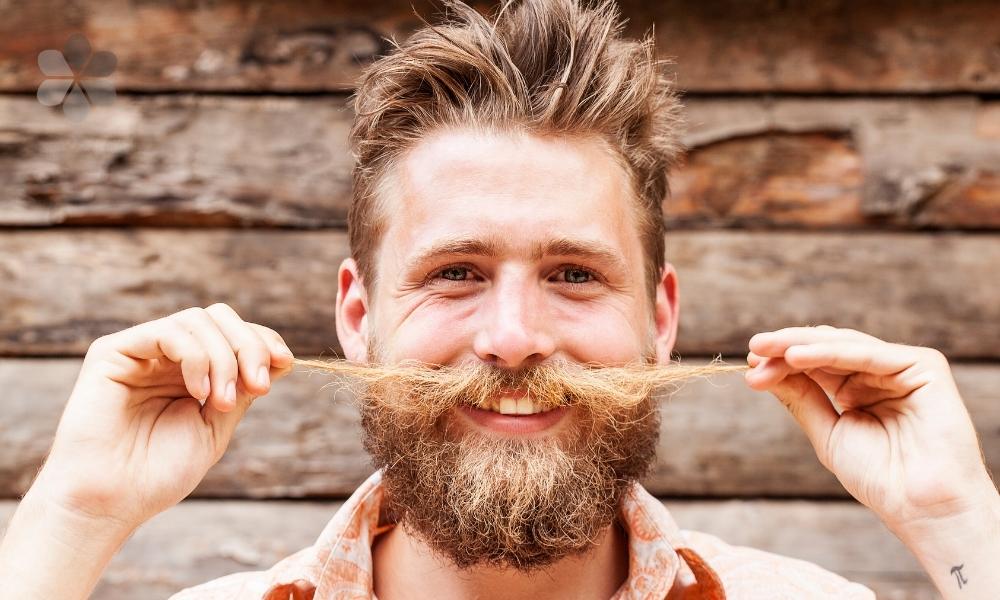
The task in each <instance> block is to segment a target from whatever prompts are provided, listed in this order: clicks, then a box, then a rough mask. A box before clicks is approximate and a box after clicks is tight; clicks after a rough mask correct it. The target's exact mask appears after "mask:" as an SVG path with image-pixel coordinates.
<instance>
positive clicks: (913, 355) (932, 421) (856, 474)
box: [745, 325, 997, 531]
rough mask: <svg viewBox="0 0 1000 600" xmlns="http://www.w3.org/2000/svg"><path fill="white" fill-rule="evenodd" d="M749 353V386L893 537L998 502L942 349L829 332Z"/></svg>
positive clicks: (776, 335)
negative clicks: (780, 412) (777, 406)
mask: <svg viewBox="0 0 1000 600" xmlns="http://www.w3.org/2000/svg"><path fill="white" fill-rule="evenodd" d="M749 347H750V352H749V353H748V354H747V362H748V364H749V365H750V366H751V367H754V368H752V369H750V370H748V371H747V372H746V374H745V378H746V382H747V384H748V385H749V386H750V387H751V388H753V389H757V390H766V391H769V392H771V393H772V394H774V395H775V396H776V397H777V398H778V399H779V400H781V402H782V403H783V404H784V405H785V407H786V408H788V410H789V411H790V412H791V413H792V415H793V416H794V417H795V419H796V420H797V421H798V423H799V425H801V426H802V428H803V429H804V430H805V433H806V435H807V437H808V438H809V441H810V442H811V443H812V446H813V448H814V449H815V451H816V455H817V457H818V458H819V461H820V463H822V464H823V466H825V467H826V468H827V469H829V470H830V471H831V472H832V473H833V474H834V475H836V477H837V479H838V480H840V483H841V484H842V485H843V486H844V488H845V489H846V490H847V491H848V492H850V494H851V495H852V496H854V497H855V498H857V500H858V501H859V502H861V503H862V504H864V505H865V506H867V507H869V508H870V509H872V511H874V512H875V513H876V514H877V515H879V517H880V518H881V519H882V520H883V522H885V523H886V525H887V526H888V527H889V528H890V530H893V531H899V530H902V529H905V528H906V527H907V526H908V525H909V524H911V523H916V522H919V521H926V520H929V519H930V520H933V519H938V518H950V517H953V516H955V515H959V514H963V513H965V512H968V511H971V510H974V509H978V508H980V504H981V503H987V502H995V498H996V494H997V490H996V487H995V485H994V484H993V482H992V480H991V479H990V475H989V471H988V470H987V468H986V465H985V459H984V456H983V453H982V449H981V448H980V445H979V441H978V439H977V437H976V432H975V429H974V427H973V424H972V420H971V418H970V417H969V413H968V411H967V410H966V407H965V405H964V403H963V402H962V398H961V396H960V395H959V392H958V388H957V387H956V385H955V381H954V379H953V377H952V375H951V369H950V367H949V365H948V361H947V359H946V358H945V356H944V355H943V354H942V353H941V352H939V351H938V350H935V349H933V348H926V347H921V346H905V345H902V344H893V343H889V342H885V341H882V340H880V339H878V338H875V337H872V336H870V335H867V334H865V333H862V332H860V331H855V330H853V329H838V328H835V327H830V326H829V325H820V326H818V327H787V328H784V329H779V330H777V331H772V332H765V333H758V334H757V335H754V336H753V337H752V338H750V342H749ZM831 398H832V402H831ZM838 409H839V410H838ZM841 411H842V412H841Z"/></svg>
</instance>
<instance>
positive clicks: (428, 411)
mask: <svg viewBox="0 0 1000 600" xmlns="http://www.w3.org/2000/svg"><path fill="white" fill-rule="evenodd" d="M293 365H296V366H299V367H303V368H305V369H308V370H311V371H313V372H321V373H327V374H332V375H337V376H340V377H343V378H346V381H343V382H341V383H339V386H340V387H341V388H343V387H347V388H349V390H350V391H352V392H354V393H355V394H356V396H358V397H360V396H361V395H362V394H363V395H364V397H365V398H366V400H367V401H369V402H374V403H377V404H379V403H380V404H383V405H385V407H386V408H391V409H392V410H393V411H394V412H396V413H397V414H405V413H408V412H409V413H412V415H411V416H423V417H430V418H436V417H437V416H439V415H441V414H443V413H444V412H446V411H447V410H449V409H451V408H453V407H455V406H458V405H461V404H465V405H469V406H473V407H476V408H487V407H488V406H489V405H490V404H491V403H492V402H493V401H494V400H496V399H497V398H498V397H499V396H500V395H501V394H502V393H504V392H506V391H512V390H523V391H525V392H527V394H528V396H530V398H531V400H533V401H534V402H535V403H536V404H537V405H540V407H541V408H542V409H548V408H557V407H560V406H574V405H575V406H581V407H584V408H586V409H589V410H590V411H591V412H592V413H594V414H595V415H608V414H609V413H614V412H616V411H617V412H620V411H622V410H627V409H631V408H635V407H638V406H640V405H641V404H642V403H643V402H645V401H647V400H648V398H649V397H650V396H651V395H652V394H654V393H656V392H658V391H662V390H664V389H669V390H670V391H671V393H673V392H674V391H676V390H677V389H679V388H680V387H681V386H682V385H683V384H684V383H686V382H688V381H690V380H692V379H696V378H707V377H711V376H713V375H718V374H722V373H730V372H737V371H745V370H747V369H749V368H750V367H749V366H748V365H729V364H726V363H724V362H723V361H722V360H721V358H720V357H716V358H714V359H712V361H711V362H709V363H708V364H703V365H689V364H681V363H680V362H673V361H671V362H669V363H667V364H656V363H649V362H645V361H641V360H638V361H633V362H629V363H625V364H620V365H604V364H600V363H596V362H587V363H579V362H573V361H564V360H562V361H553V362H549V363H541V364H538V365H532V366H530V367H527V368H523V369H516V370H512V369H505V368H500V367H496V366H494V365H492V364H489V363H484V362H479V363H472V364H459V365H440V364H435V363H428V362H424V361H420V360H416V359H405V360H403V361H400V362H398V363H394V364H363V363H357V362H353V361H350V360H347V359H326V360H308V359H299V358H296V359H294V360H293ZM331 385H338V384H331ZM324 387H326V386H324Z"/></svg>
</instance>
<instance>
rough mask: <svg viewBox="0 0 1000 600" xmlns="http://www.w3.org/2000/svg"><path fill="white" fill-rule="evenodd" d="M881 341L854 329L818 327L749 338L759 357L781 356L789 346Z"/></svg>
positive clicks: (760, 334) (790, 328)
mask: <svg viewBox="0 0 1000 600" xmlns="http://www.w3.org/2000/svg"><path fill="white" fill-rule="evenodd" d="M865 340H867V341H878V342H881V341H882V340H880V339H878V338H876V337H873V336H870V335H868V334H867V333H862V332H860V331H857V330H855V329H846V328H838V327H831V326H829V325H818V326H816V327H785V328H783V329H778V330H775V331H766V332H762V333H757V334H755V335H754V336H753V337H751V338H750V341H749V342H748V346H749V348H750V350H752V351H753V352H755V353H756V354H758V355H760V356H782V355H783V354H784V353H785V350H787V349H788V348H789V347H790V346H794V345H799V344H813V343H819V342H830V341H865Z"/></svg>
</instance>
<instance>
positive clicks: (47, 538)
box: [0, 490, 131, 600]
mask: <svg viewBox="0 0 1000 600" xmlns="http://www.w3.org/2000/svg"><path fill="white" fill-rule="evenodd" d="M130 535H131V530H128V529H127V528H124V527H122V526H120V525H117V524H113V523H104V522H97V521H94V520H91V519H87V518H85V517H82V516H80V515H75V514H72V513H71V512H70V511H68V510H66V509H65V508H62V507H60V506H59V505H58V504H57V503H54V502H50V501H48V500H47V499H46V498H45V497H44V495H43V494H41V493H40V492H37V491H35V490H29V491H28V493H27V494H26V495H25V496H24V498H23V499H22V500H21V503H20V504H19V505H18V507H17V510H16V511H15V513H14V516H13V517H12V518H11V520H10V522H9V524H8V526H7V530H6V532H5V533H4V536H3V540H2V541H0V581H2V582H3V586H0V600H7V599H8V598H10V599H15V598H16V599H18V600H28V599H43V598H45V599H47V598H60V599H65V600H76V599H81V600H83V599H85V598H87V597H89V596H90V594H91V592H92V591H93V589H94V587H95V586H96V585H97V582H98V580H99V579H100V577H101V574H102V573H103V572H104V569H105V568H106V567H107V565H108V563H109V562H111V559H112V557H114V555H115V553H117V552H118V550H119V549H120V548H121V546H122V545H123V544H124V543H125V541H126V540H127V539H128V537H129V536H130Z"/></svg>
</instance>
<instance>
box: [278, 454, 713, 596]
mask: <svg viewBox="0 0 1000 600" xmlns="http://www.w3.org/2000/svg"><path fill="white" fill-rule="evenodd" d="M383 495H384V490H383V487H382V472H381V471H376V472H375V473H373V474H372V475H371V476H370V477H369V478H368V479H367V480H366V481H365V482H364V483H362V484H361V486H360V487H359V488H358V489H357V490H355V492H354V493H353V494H352V495H351V497H350V498H349V499H348V500H347V501H346V502H345V503H344V505H343V506H341V508H340V510H338V511H337V513H336V514H335V515H334V516H333V518H332V519H331V520H330V522H329V523H327V525H326V527H325V528H324V529H323V531H322V532H321V533H320V535H319V537H318V538H317V539H316V542H315V543H314V544H313V545H312V546H311V547H310V548H308V549H306V550H303V551H301V552H300V553H298V554H299V555H300V556H299V557H298V560H293V561H282V563H280V564H279V565H275V567H276V571H275V572H274V573H273V576H272V578H271V581H270V587H269V588H268V590H267V592H266V593H265V595H264V597H263V598H264V600H272V599H276V598H279V597H280V598H282V600H284V599H286V598H289V597H291V598H293V599H297V598H299V597H301V598H313V597H315V600H327V599H331V598H369V597H372V595H373V594H372V573H373V568H372V553H371V547H372V543H373V542H374V540H375V537H376V536H377V535H379V534H380V533H382V532H383V531H385V530H387V529H389V528H391V527H393V525H392V524H391V523H380V522H379V517H380V514H381V510H380V508H381V505H382V498H383ZM619 517H620V519H621V523H622V525H623V527H624V528H625V531H626V533H627V534H628V549H629V568H628V579H627V580H626V581H625V582H624V583H623V584H622V586H621V588H619V590H618V592H617V593H616V594H615V596H614V597H613V598H612V600H640V599H642V600H647V599H663V598H666V597H667V594H668V593H669V592H670V590H671V587H673V585H674V581H675V579H676V578H677V576H678V572H679V571H680V569H681V563H682V561H683V563H685V564H686V565H687V567H688V568H689V569H690V571H691V573H692V574H693V575H694V578H695V585H694V586H692V587H691V588H690V589H687V590H686V591H685V595H684V596H683V597H684V598H685V600H725V597H726V596H725V591H724V590H723V587H722V582H721V580H720V578H719V576H718V574H717V573H716V572H715V570H714V569H712V567H711V566H709V564H708V562H707V561H705V560H704V559H703V558H702V557H701V556H700V555H699V554H698V553H697V552H696V551H695V550H694V549H692V548H691V547H690V546H689V545H688V544H687V543H686V541H685V539H684V537H683V536H682V535H681V532H680V530H679V528H678V526H677V523H676V522H675V521H674V519H673V517H672V516H671V514H670V512H669V511H668V510H667V508H666V507H665V506H663V504H662V503H661V502H660V501H659V500H657V499H656V498H655V497H653V496H652V495H651V494H650V493H649V492H647V491H646V489H645V488H643V487H642V485H640V484H639V483H633V484H632V486H631V487H630V488H629V489H628V490H627V491H626V493H625V494H624V495H623V497H622V500H621V505H620V507H619ZM279 567H280V568H279ZM297 594H300V595H297ZM310 594H314V596H313V595H310Z"/></svg>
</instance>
